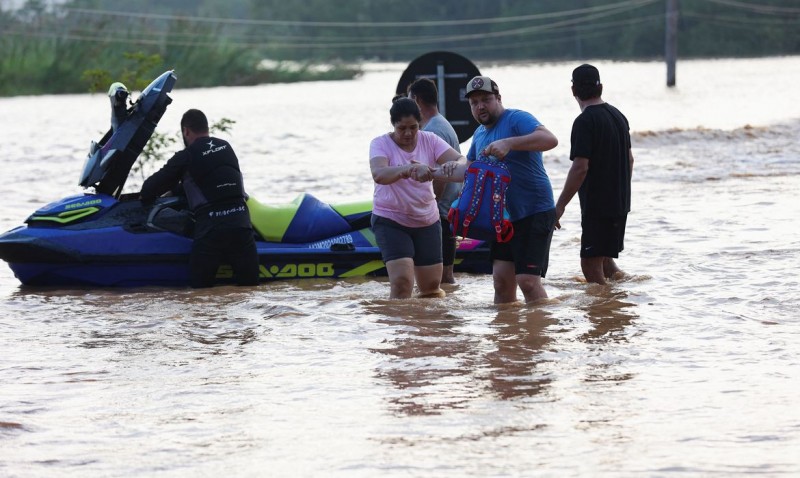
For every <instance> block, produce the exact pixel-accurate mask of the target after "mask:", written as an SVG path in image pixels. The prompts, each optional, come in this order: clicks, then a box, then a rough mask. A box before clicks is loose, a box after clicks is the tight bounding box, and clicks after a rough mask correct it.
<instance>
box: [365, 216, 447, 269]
mask: <svg viewBox="0 0 800 478" xmlns="http://www.w3.org/2000/svg"><path fill="white" fill-rule="evenodd" d="M372 232H373V233H375V239H376V240H377V241H378V247H379V248H380V250H381V257H382V258H383V262H389V261H393V260H396V259H402V258H404V257H410V258H412V259H414V265H415V266H431V265H434V264H440V263H441V262H442V225H441V224H440V223H439V221H436V222H435V223H433V224H431V225H430V226H425V227H406V226H403V225H402V224H398V223H397V222H395V221H392V220H391V219H387V218H385V217H381V216H376V215H375V214H373V215H372Z"/></svg>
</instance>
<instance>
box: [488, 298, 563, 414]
mask: <svg viewBox="0 0 800 478" xmlns="http://www.w3.org/2000/svg"><path fill="white" fill-rule="evenodd" d="M554 324H556V320H555V319H554V318H552V317H551V314H550V313H549V312H547V311H546V310H544V309H536V308H532V307H519V306H516V307H513V306H511V307H509V306H506V307H500V310H499V311H498V312H497V315H496V316H495V318H494V320H492V322H491V324H490V325H491V328H492V333H491V334H489V335H488V337H487V338H488V339H489V340H491V341H492V343H493V344H494V346H495V350H493V351H491V352H489V353H487V354H486V356H485V357H484V360H485V361H486V364H487V365H488V379H489V384H490V385H491V388H492V391H493V392H494V393H495V394H497V396H498V397H499V398H501V399H511V398H515V397H524V396H534V395H538V394H539V393H542V392H544V391H546V390H547V386H548V385H549V384H550V382H551V381H552V378H551V377H550V376H549V374H548V372H547V370H546V369H542V365H544V363H545V362H546V360H545V359H543V358H542V357H541V354H542V351H544V350H545V349H546V348H547V346H548V345H550V344H551V342H553V339H552V337H551V336H550V334H552V332H548V331H547V328H548V327H550V326H551V325H554Z"/></svg>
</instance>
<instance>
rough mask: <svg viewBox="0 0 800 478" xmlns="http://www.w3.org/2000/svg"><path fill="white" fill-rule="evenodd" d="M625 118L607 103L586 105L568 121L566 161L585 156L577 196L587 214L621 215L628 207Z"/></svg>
mask: <svg viewBox="0 0 800 478" xmlns="http://www.w3.org/2000/svg"><path fill="white" fill-rule="evenodd" d="M629 129H630V127H629V126H628V119H627V118H625V115H623V114H622V113H621V112H620V111H619V110H618V109H616V108H614V107H613V106H611V105H609V104H608V103H601V104H598V105H590V106H587V107H586V108H585V109H584V110H583V112H582V113H581V114H580V115H579V116H578V117H577V118H575V122H574V123H573V124H572V137H571V143H572V149H571V150H570V153H569V158H570V160H574V159H575V158H577V157H581V158H588V159H589V172H588V173H587V174H586V178H585V179H584V180H583V184H581V187H580V189H579V190H578V197H579V198H580V202H581V213H582V214H583V215H585V216H590V217H615V216H623V215H625V214H627V213H628V212H629V211H630V210H631V180H630V178H631V166H630V157H629V150H630V148H631V136H630V131H629Z"/></svg>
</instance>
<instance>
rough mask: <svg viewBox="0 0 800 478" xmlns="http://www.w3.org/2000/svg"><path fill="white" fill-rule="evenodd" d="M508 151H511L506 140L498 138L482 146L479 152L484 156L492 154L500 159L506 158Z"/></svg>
mask: <svg viewBox="0 0 800 478" xmlns="http://www.w3.org/2000/svg"><path fill="white" fill-rule="evenodd" d="M509 151H511V147H510V146H509V145H508V141H506V140H504V139H498V140H497V141H492V142H491V143H489V145H488V146H486V147H485V148H483V151H481V154H483V155H484V156H494V157H495V158H497V159H499V160H501V161H502V160H504V159H506V156H507V155H508V152H509Z"/></svg>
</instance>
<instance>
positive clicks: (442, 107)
mask: <svg viewBox="0 0 800 478" xmlns="http://www.w3.org/2000/svg"><path fill="white" fill-rule="evenodd" d="M480 74H481V73H480V71H478V67H476V66H475V65H474V64H472V62H471V61H469V60H468V59H466V58H464V57H463V56H461V55H459V54H457V53H452V52H449V51H434V52H431V53H426V54H424V55H422V56H420V57H418V58H416V59H415V60H414V61H412V62H411V63H409V64H408V67H406V69H405V71H404V72H403V74H402V75H401V76H400V81H399V82H398V83H397V91H396V93H397V94H403V95H404V94H406V90H407V89H408V85H410V84H411V83H412V82H413V81H414V80H417V79H419V78H430V79H431V80H433V81H434V83H436V88H438V90H439V113H441V114H442V116H444V117H445V118H447V120H448V121H449V122H450V124H451V125H453V128H454V129H455V130H456V134H457V135H458V141H459V142H461V143H463V142H464V141H466V140H468V139H469V138H471V137H472V133H474V132H475V128H477V127H478V122H477V121H475V119H474V118H473V117H472V112H471V111H470V109H469V102H468V101H467V99H466V98H464V92H465V89H466V86H467V82H468V81H469V80H470V78H472V77H473V76H479V75H480Z"/></svg>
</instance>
